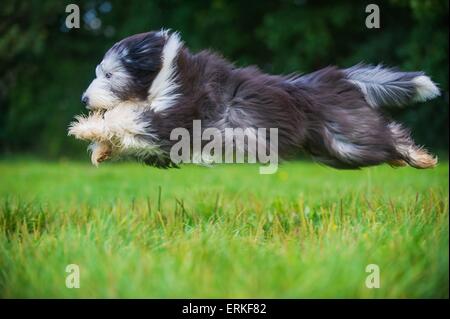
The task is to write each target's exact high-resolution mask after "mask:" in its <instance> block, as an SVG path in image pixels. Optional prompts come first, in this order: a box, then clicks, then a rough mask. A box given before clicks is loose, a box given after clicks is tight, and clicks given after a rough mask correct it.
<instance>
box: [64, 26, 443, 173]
mask: <svg viewBox="0 0 450 319" xmlns="http://www.w3.org/2000/svg"><path fill="white" fill-rule="evenodd" d="M439 94H440V92H439V89H438V88H437V86H436V85H435V84H434V83H433V82H432V81H431V80H430V78H429V77H428V76H426V75H425V74H424V73H423V72H402V71H399V70H397V69H391V68H386V67H383V66H381V65H377V66H372V65H364V64H358V65H356V66H353V67H351V68H347V69H338V68H337V67H326V68H324V69H321V70H318V71H316V72H313V73H310V74H306V75H299V74H292V75H288V76H283V75H268V74H264V73H262V72H261V71H260V70H259V69H258V68H256V67H245V68H238V67H236V66H234V65H233V64H232V63H230V62H228V61H226V60H225V59H224V58H222V57H221V56H219V55H217V54H215V53H212V52H210V51H201V52H199V53H197V54H193V53H191V52H190V51H189V50H188V49H187V48H186V47H185V46H184V44H183V42H182V41H181V40H180V37H179V34H178V33H171V32H168V31H160V32H148V33H142V34H137V35H134V36H131V37H128V38H125V39H124V40H122V41H120V42H118V43H116V44H115V45H114V46H113V47H112V48H111V49H110V50H109V51H108V52H107V53H106V54H105V56H104V58H103V61H102V62H101V63H100V64H99V65H98V66H97V68H96V78H95V79H94V80H93V82H92V83H91V84H90V86H89V87H88V88H87V90H86V92H85V93H84V94H83V97H82V100H83V102H84V103H85V104H86V106H87V107H88V108H89V109H91V110H93V111H94V113H93V114H91V115H90V116H88V117H78V118H77V121H75V122H73V123H72V124H71V126H70V128H69V134H71V135H75V136H76V137H77V138H81V139H86V140H90V141H92V142H93V143H92V144H91V146H90V149H91V150H92V161H93V162H94V164H97V163H98V162H100V161H103V160H105V159H107V158H110V157H121V156H125V155H128V156H132V157H136V158H139V159H141V160H143V161H144V162H146V163H147V164H150V165H154V166H158V167H171V166H174V164H173V163H172V162H171V160H170V157H169V150H170V147H171V146H172V145H173V144H174V143H175V142H176V141H171V140H170V132H171V131H172V129H174V128H177V127H184V128H186V129H188V130H192V121H193V120H196V119H198V120H202V126H203V129H205V128H208V127H214V128H218V129H220V130H224V129H225V128H226V127H230V128H237V127H240V128H243V129H245V128H250V129H255V130H256V129H257V128H267V129H269V128H272V127H276V128H278V134H279V137H278V152H279V156H280V157H281V158H287V157H288V156H289V155H290V154H294V153H296V152H297V151H298V150H303V151H306V152H307V153H309V154H311V155H312V156H313V157H314V158H315V159H316V160H317V161H319V162H322V163H324V164H326V165H329V166H333V167H336V168H360V167H365V166H370V165H377V164H381V163H389V164H391V165H393V166H404V165H406V164H409V165H410V166H413V167H416V168H429V167H433V166H434V165H436V163H437V159H436V157H434V156H432V155H430V154H429V153H428V152H427V151H426V150H424V149H423V148H421V147H419V146H417V145H416V144H415V143H414V141H413V140H412V138H411V136H410V134H409V132H408V131H407V130H406V129H405V128H403V127H402V126H401V125H400V124H398V123H396V122H394V121H392V120H391V119H389V118H388V117H386V115H384V113H382V111H381V109H382V108H383V107H385V106H404V105H407V104H410V103H413V102H422V101H426V100H428V99H432V98H434V97H436V96H438V95H439ZM191 136H192V135H191ZM268 147H270V145H269V146H268Z"/></svg>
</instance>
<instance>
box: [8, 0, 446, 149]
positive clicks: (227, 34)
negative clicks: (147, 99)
mask: <svg viewBox="0 0 450 319" xmlns="http://www.w3.org/2000/svg"><path fill="white" fill-rule="evenodd" d="M69 3H70V2H67V3H64V2H58V1H37V0H30V1H3V2H2V5H1V6H0V152H2V153H12V152H21V153H24V152H30V153H34V154H40V155H43V156H49V157H59V156H80V155H81V154H83V152H81V153H80V150H81V149H82V148H84V145H82V144H81V143H79V142H77V141H75V140H74V139H73V138H68V137H67V136H66V128H67V125H68V123H69V122H70V120H71V119H72V117H73V116H74V115H75V114H78V113H80V112H81V111H82V110H83V108H82V107H81V104H80V103H79V97H80V95H81V93H82V92H83V90H84V89H85V88H86V86H87V85H88V84H89V82H90V80H91V79H92V77H93V76H94V66H95V65H96V64H97V63H98V62H99V61H100V60H101V58H102V56H103V54H104V52H105V51H106V50H107V49H108V48H109V47H110V46H111V45H112V44H113V43H114V42H115V41H118V40H119V39H121V38H123V37H125V36H128V35H130V34H133V33H138V32H144V31H148V30H155V29H160V28H161V27H164V28H172V29H175V30H178V31H180V32H181V34H182V37H183V40H184V41H185V42H186V44H187V45H188V46H189V47H190V48H191V49H192V50H194V51H198V50H200V49H203V48H212V49H214V50H217V51H219V52H221V53H222V54H223V55H224V56H225V57H226V58H228V59H230V60H231V61H235V62H236V64H237V65H239V66H243V65H248V64H257V65H258V66H260V67H261V68H262V69H264V70H265V71H267V72H271V73H290V72H293V71H298V72H310V71H313V70H315V69H317V68H320V67H324V66H326V65H329V64H336V65H339V66H342V67H347V66H350V65H352V64H354V63H357V62H360V61H365V62H368V63H379V62H383V63H384V64H386V65H391V66H394V65H395V66H399V67H401V68H402V69H405V70H424V71H426V72H427V73H428V74H429V75H430V76H431V77H432V78H433V79H434V80H435V81H436V82H438V83H439V84H440V87H441V89H442V91H443V96H442V97H440V98H438V99H436V100H434V101H431V102H427V105H426V106H425V105H415V106H411V107H408V108H404V109H393V110H391V111H390V113H391V114H392V115H393V116H394V117H395V118H398V119H400V120H402V121H403V122H405V123H406V124H407V125H408V126H410V127H411V128H412V130H413V133H414V135H415V137H416V139H417V141H418V142H419V143H423V144H425V145H427V146H429V147H430V148H433V149H434V150H435V151H436V150H443V151H445V150H448V144H449V143H448V127H449V122H448V71H449V70H448V31H449V29H448V1H446V0H390V1H379V2H378V3H379V6H380V11H381V28H380V29H367V28H366V27H365V23H364V21H365V18H366V13H365V6H366V5H367V2H366V1H321V0H319V1H306V0H281V1H274V0H273V1H256V0H248V1H238V0H213V1H210V2H204V1H182V0H153V1H127V2H125V1H118V0H117V1H106V0H84V1H77V3H78V5H79V6H80V9H81V14H82V19H81V22H82V23H81V24H82V25H81V28H80V29H71V30H68V29H67V28H66V27H65V24H64V21H65V17H66V13H65V7H66V5H67V4H69Z"/></svg>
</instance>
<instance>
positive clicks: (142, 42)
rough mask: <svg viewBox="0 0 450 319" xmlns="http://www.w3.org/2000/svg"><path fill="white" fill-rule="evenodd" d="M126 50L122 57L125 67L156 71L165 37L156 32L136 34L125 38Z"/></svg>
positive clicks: (159, 63) (160, 62) (158, 66)
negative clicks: (126, 41)
mask: <svg viewBox="0 0 450 319" xmlns="http://www.w3.org/2000/svg"><path fill="white" fill-rule="evenodd" d="M127 40H128V41H129V42H128V43H127V45H126V47H127V51H126V55H125V56H124V58H123V63H124V65H125V67H127V68H130V69H134V70H136V71H137V72H139V71H142V72H157V71H159V69H160V68H161V65H162V51H163V49H164V44H165V41H166V39H165V37H164V36H163V35H161V34H159V33H158V32H147V33H141V34H136V35H135V36H132V37H130V38H128V39H127Z"/></svg>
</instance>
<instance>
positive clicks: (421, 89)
mask: <svg viewBox="0 0 450 319" xmlns="http://www.w3.org/2000/svg"><path fill="white" fill-rule="evenodd" d="M343 72H344V74H345V76H346V78H347V79H348V80H349V81H350V82H352V83H353V84H355V85H356V86H357V87H358V88H359V89H360V90H361V92H362V93H363V94H364V97H365V99H366V101H367V103H369V105H370V106H372V107H374V108H377V107H381V106H403V105H407V104H410V103H413V102H423V101H426V100H430V99H432V98H435V97H437V96H439V95H440V91H439V88H438V87H437V86H436V84H434V83H433V81H431V79H430V78H429V77H428V76H426V75H425V73H424V72H402V71H399V70H396V69H393V68H386V67H383V66H382V65H377V66H373V65H366V64H357V65H355V66H353V67H351V68H348V69H344V70H343Z"/></svg>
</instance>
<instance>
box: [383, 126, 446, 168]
mask: <svg viewBox="0 0 450 319" xmlns="http://www.w3.org/2000/svg"><path fill="white" fill-rule="evenodd" d="M389 129H390V131H391V134H392V137H393V139H394V144H395V148H396V150H397V152H398V154H399V155H400V159H395V160H392V161H390V162H389V163H390V164H391V165H392V166H404V165H395V164H400V163H402V162H406V163H407V164H408V165H410V166H412V167H415V168H433V167H435V166H436V164H437V162H438V159H437V157H436V156H433V155H431V154H430V153H428V152H427V150H426V149H424V148H423V147H420V146H418V145H416V144H415V143H414V141H413V139H412V138H411V135H410V133H409V132H408V131H407V130H406V129H405V128H403V127H402V126H401V125H400V124H398V123H395V122H391V123H390V124H389Z"/></svg>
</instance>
